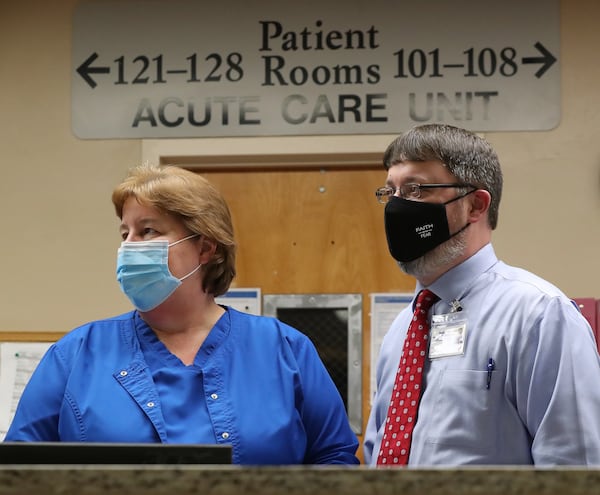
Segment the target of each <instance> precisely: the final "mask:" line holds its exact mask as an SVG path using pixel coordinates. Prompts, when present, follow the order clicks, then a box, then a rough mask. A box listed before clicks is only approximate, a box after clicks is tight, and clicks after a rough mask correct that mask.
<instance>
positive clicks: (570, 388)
mask: <svg viewBox="0 0 600 495" xmlns="http://www.w3.org/2000/svg"><path fill="white" fill-rule="evenodd" d="M532 319H533V321H534V323H533V325H532V327H531V328H530V329H529V335H527V337H526V338H525V339H524V342H525V344H524V345H522V346H521V347H520V355H518V356H516V359H517V366H516V371H515V377H514V380H513V383H514V384H515V385H514V386H515V389H516V400H517V410H518V411H519V414H520V415H521V417H522V420H523V422H524V424H525V425H527V428H528V430H529V432H530V435H531V437H532V447H531V454H532V458H533V461H534V464H536V465H564V464H571V465H594V464H595V465H598V464H600V419H599V415H598V411H600V387H599V386H598V384H599V383H600V382H599V378H600V359H599V357H598V351H597V348H596V344H595V341H594V337H593V333H592V330H591V328H590V326H589V324H588V323H587V321H586V320H585V319H584V317H583V316H582V315H581V314H580V313H579V311H578V309H577V308H575V307H574V306H573V305H572V304H569V302H568V301H567V300H565V299H564V298H558V297H556V298H553V299H552V300H551V301H550V302H549V303H548V305H547V306H545V308H543V311H541V310H540V311H538V316H537V317H536V318H532Z"/></svg>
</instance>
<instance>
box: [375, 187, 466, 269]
mask: <svg viewBox="0 0 600 495" xmlns="http://www.w3.org/2000/svg"><path fill="white" fill-rule="evenodd" d="M471 192H473V191H470V192H469V193H467V194H470V193H471ZM465 196H466V194H465V195H462V196H459V197H457V198H454V199H451V200H450V201H447V202H446V203H426V202H424V201H411V200H408V199H403V198H398V197H397V196H392V197H391V198H390V199H389V201H388V202H387V204H386V205H385V235H386V237H387V242H388V247H389V250H390V253H391V255H392V256H393V257H394V259H395V260H397V261H401V262H406V261H413V260H416V259H417V258H420V257H421V256H423V255H424V254H426V253H428V252H429V251H431V250H432V249H433V248H435V247H437V246H439V245H440V244H442V243H444V242H446V241H447V240H448V239H450V238H451V237H454V236H455V235H456V234H458V233H459V232H462V231H463V230H464V229H466V228H467V227H468V226H469V224H468V223H467V225H465V226H464V227H463V228H462V229H460V230H459V231H458V232H455V233H454V234H450V228H449V226H448V217H447V215H446V205H447V204H448V203H452V202H453V201H456V200H458V199H460V198H464V197H465Z"/></svg>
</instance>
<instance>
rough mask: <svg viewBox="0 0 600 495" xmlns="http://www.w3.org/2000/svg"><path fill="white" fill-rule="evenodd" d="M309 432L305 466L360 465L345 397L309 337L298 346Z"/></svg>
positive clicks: (303, 411)
mask: <svg viewBox="0 0 600 495" xmlns="http://www.w3.org/2000/svg"><path fill="white" fill-rule="evenodd" d="M295 353H296V359H297V361H298V365H299V369H300V382H301V383H300V387H301V397H302V399H301V400H302V403H301V405H300V413H301V416H302V421H303V423H304V427H305V429H306V435H307V449H306V456H305V459H304V463H305V464H359V460H358V458H357V457H356V455H355V453H356V450H357V448H358V440H357V438H356V435H355V434H354V432H353V431H352V429H351V428H350V424H349V422H348V416H347V414H346V410H345V407H344V403H343V401H342V398H341V396H340V394H339V392H338V390H337V388H336V386H335V384H334V382H333V380H332V379H331V377H330V376H329V373H328V372H327V369H326V368H325V366H324V364H323V362H322V361H321V359H320V357H319V355H318V353H317V350H316V349H315V347H314V345H313V344H312V342H311V341H310V340H309V339H308V338H302V339H301V340H300V341H298V342H297V343H296V351H295Z"/></svg>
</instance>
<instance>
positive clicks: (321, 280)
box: [195, 165, 414, 455]
mask: <svg viewBox="0 0 600 495" xmlns="http://www.w3.org/2000/svg"><path fill="white" fill-rule="evenodd" d="M195 170H196V171H197V172H198V173H201V174H202V175H203V176H205V177H206V178H207V179H208V180H210V181H211V182H212V183H213V184H214V185H216V186H217V188H218V189H219V190H220V191H221V192H222V193H223V195H224V196H225V198H226V200H227V202H228V204H229V207H230V209H231V213H232V216H233V223H234V229H235V235H236V239H237V242H238V253H237V276H236V279H235V280H234V283H233V285H232V286H233V287H260V288H261V290H262V293H263V294H294V293H298V294H307V293H318V294H327V293H331V294H339V293H360V294H362V296H363V378H362V383H363V385H362V390H363V394H362V404H363V407H362V411H363V414H362V416H363V432H364V427H365V425H366V420H367V418H368V413H369V376H370V375H369V373H370V363H369V356H370V346H369V342H370V317H369V311H370V294H371V293H373V292H410V291H412V290H413V288H414V280H413V279H412V278H411V277H408V276H406V275H404V274H403V273H402V272H401V271H400V269H399V268H398V266H397V265H396V262H395V261H394V260H393V259H392V258H391V256H390V254H389V252H388V248H387V243H386V240H385V232H384V227H383V211H384V207H383V205H381V204H379V203H377V201H376V199H375V193H374V191H375V189H376V188H377V187H379V186H381V185H382V184H383V183H384V182H385V171H384V170H383V168H382V167H381V165H378V166H368V165H366V166H364V167H354V166H353V167H352V168H338V167H334V168H311V169H290V168H285V169H273V168H267V169H255V168H253V169H235V170H228V169H224V168H220V169H213V168H211V169H205V170H202V169H197V168H195ZM361 455H362V452H361Z"/></svg>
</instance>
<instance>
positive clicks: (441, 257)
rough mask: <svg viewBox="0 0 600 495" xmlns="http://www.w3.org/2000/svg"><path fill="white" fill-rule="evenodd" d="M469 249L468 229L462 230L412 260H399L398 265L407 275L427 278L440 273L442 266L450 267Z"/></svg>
mask: <svg viewBox="0 0 600 495" xmlns="http://www.w3.org/2000/svg"><path fill="white" fill-rule="evenodd" d="M466 249H467V233H466V229H463V230H461V231H460V232H459V233H458V234H456V235H455V236H454V237H451V238H450V239H448V240H447V241H446V242H444V243H443V244H440V245H439V246H437V247H435V248H433V249H432V250H431V251H429V252H428V253H425V254H424V255H423V256H421V257H420V258H417V259H416V260H412V261H398V266H399V267H400V268H401V270H402V271H403V272H404V273H406V274H407V275H412V276H413V277H415V278H416V279H418V280H419V279H427V278H430V277H432V276H434V275H436V274H439V272H440V269H441V268H446V269H449V268H451V267H452V266H454V264H455V263H456V261H457V260H460V259H462V257H463V255H464V253H465V251H466Z"/></svg>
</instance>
